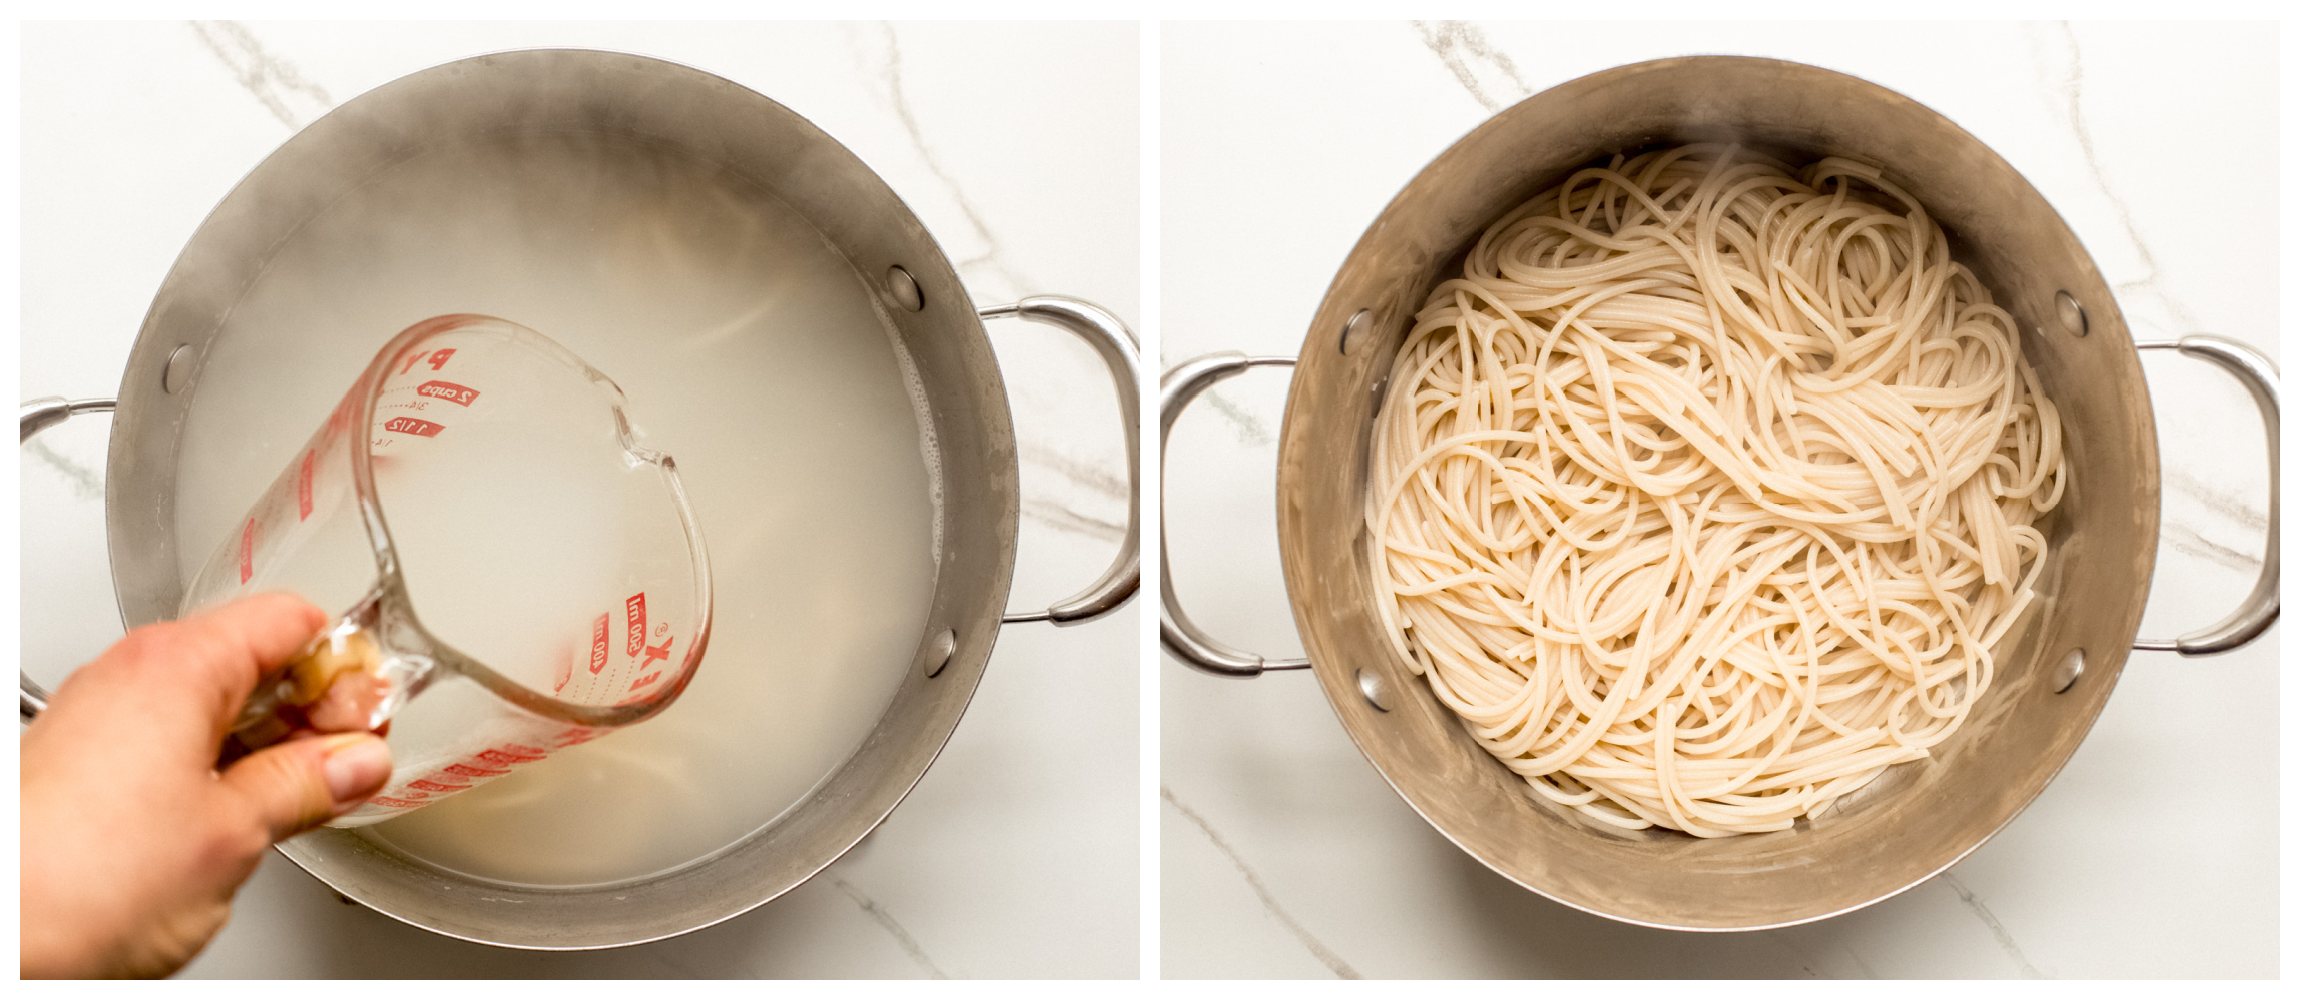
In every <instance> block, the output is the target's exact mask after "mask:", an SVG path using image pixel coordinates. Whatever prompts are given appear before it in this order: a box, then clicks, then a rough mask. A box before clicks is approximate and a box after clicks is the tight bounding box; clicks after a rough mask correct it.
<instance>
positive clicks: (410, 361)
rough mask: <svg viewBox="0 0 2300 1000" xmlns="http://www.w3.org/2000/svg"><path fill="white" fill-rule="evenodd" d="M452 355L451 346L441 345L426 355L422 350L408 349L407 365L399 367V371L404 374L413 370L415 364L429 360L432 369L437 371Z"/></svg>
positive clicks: (453, 353)
mask: <svg viewBox="0 0 2300 1000" xmlns="http://www.w3.org/2000/svg"><path fill="white" fill-rule="evenodd" d="M454 356H455V348H452V347H442V348H440V349H439V350H436V351H432V352H431V353H430V355H429V356H428V357H426V356H425V354H424V352H422V351H409V352H407V367H405V368H401V369H400V370H399V373H400V374H402V375H405V374H407V373H408V372H411V371H414V370H415V366H416V365H417V364H420V363H422V362H424V361H429V362H431V370H432V371H438V370H440V369H441V368H444V367H446V366H447V359H449V358H452V357H454Z"/></svg>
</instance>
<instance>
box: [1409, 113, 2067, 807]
mask: <svg viewBox="0 0 2300 1000" xmlns="http://www.w3.org/2000/svg"><path fill="white" fill-rule="evenodd" d="M1373 468H1374V483H1373V486H1372V489H1371V491H1370V493H1369V495H1368V498H1367V509H1366V520H1367V524H1368V527H1369V528H1370V529H1371V544H1372V545H1373V546H1374V550H1373V552H1372V555H1373V559H1372V560H1371V562H1372V565H1373V572H1374V585H1375V592H1376V593H1377V594H1378V595H1381V597H1382V599H1381V600H1380V602H1379V603H1380V605H1381V607H1382V613H1383V615H1384V617H1385V620H1386V621H1387V623H1388V626H1389V632H1390V636H1391V638H1392V639H1393V640H1394V641H1395V643H1396V645H1397V649H1398V652H1399V653H1400V654H1401V655H1403V656H1404V657H1406V659H1407V660H1408V661H1409V662H1410V663H1411V664H1412V667H1413V669H1414V670H1415V671H1416V672H1417V673H1420V674H1422V675H1424V676H1425V677H1427V678H1428V681H1429V685H1430V688H1431V690H1432V691H1434V692H1435V693H1436V695H1437V697H1438V698H1439V699H1440V700H1442V701H1443V702H1444V703H1445V704H1446V705H1447V706H1449V707H1450V708H1452V709H1453V710H1454V711H1455V712H1456V713H1458V714H1459V715H1460V717H1461V720H1462V722H1463V724H1464V725H1465V726H1466V727H1467V728H1468V729H1469V731H1470V732H1471V733H1472V734H1473V735H1474V736H1475V737H1476V738H1477V740H1478V742H1479V743H1480V744H1481V745H1483V746H1484V747H1485V748H1486V750H1488V751H1489V752H1491V753H1492V754H1493V755H1494V756H1495V757H1496V758H1498V759H1499V760H1500V761H1501V762H1502V763H1503V764H1506V765H1508V766H1509V767H1510V769H1512V770H1514V771H1516V772H1517V773H1518V774H1520V775H1522V776H1524V777H1525V779H1526V780H1527V781H1528V782H1530V783H1531V784H1532V786H1533V787H1534V788H1535V789H1537V790H1539V791H1540V792H1541V793H1542V794H1543V795H1545V796H1547V797H1548V798H1550V799H1552V800H1554V801H1556V802H1559V803H1561V804H1564V805H1566V806H1571V807H1574V808H1577V809H1578V810H1579V811H1580V812H1582V813H1583V814H1585V815H1587V816H1589V817H1591V818H1592V819H1595V820H1598V821H1602V822H1604V823H1608V824H1612V825H1615V826H1620V827H1626V828H1631V829H1639V828H1644V827H1648V826H1663V827H1668V828H1671V829H1675V830H1681V831H1684V832H1686V833H1689V834H1693V835H1696V836H1703V837H1716V836H1729V835H1733V834H1740V833H1754V832H1760V831H1768V830H1780V829H1785V828H1788V827H1789V826H1791V825H1792V823H1793V822H1794V821H1795V820H1796V819H1797V817H1799V816H1813V815H1818V814H1820V813H1821V812H1822V811H1823V810H1825V809H1827V808H1828V807H1829V806H1830V804H1831V803H1833V802H1835V801H1836V800H1837V799H1838V798H1839V797H1840V796H1843V795H1845V794H1846V793H1847V792H1850V791H1853V790H1854V789H1857V788H1860V787H1861V786H1863V785H1865V784H1867V783H1869V782H1870V781H1872V780H1874V779H1875V778H1876V777H1877V776H1878V775H1879V774H1881V773H1883V772H1884V770H1885V769H1886V768H1887V767H1889V766H1891V765H1893V764H1896V763H1900V762H1904V761H1910V760H1916V759H1918V758H1921V757H1924V756H1926V755H1927V753H1928V751H1927V748H1928V747H1931V746H1934V745H1936V744H1938V743H1940V742H1941V741H1942V740H1944V739H1947V738H1948V737H1949V735H1950V734H1952V733H1954V732H1955V731H1956V730H1957V728H1958V726H1960V725H1961V724H1963V722H1964V720H1965V719H1966V718H1967V716H1968V715H1969V714H1970V713H1971V712H1972V711H1973V708H1974V705H1975V703H1976V702H1977V701H1978V700H1979V699H1981V698H1982V697H1983V696H1984V695H1985V694H1986V693H1987V691H1988V689H1989V684H1990V679H1991V675H1992V673H1993V671H1994V663H1993V660H1992V648H1993V647H1994V646H1995V645H1996V643H1997V642H1998V640H1999V639H2000V638H2002V637H2003V636H2004V634H2005V632H2006V630H2007V629H2008V628H2010V627H2011V625H2012V623H2013V622H2014V621H2015V619H2016V618H2017V617H2018V616H2019V615H2020V614H2021V611H2022V609H2023V608H2024V607H2026V606H2027V605H2028V604H2029V602H2030V600H2031V598H2032V596H2033V585H2034V583H2035V581H2036V579H2037V576H2038V574H2039V573H2040V572H2041V571H2042V569H2043V567H2044V564H2045V556H2046V552H2045V548H2046V546H2045V537H2044V535H2043V534H2042V533H2040V532H2039V531H2038V530H2037V529H2036V527H2035V526H2034V525H2035V522H2036V521H2037V519H2038V518H2039V517H2040V516H2041V515H2043V514H2044V513H2045V512H2046V511H2049V510H2051V509H2052V508H2053V506H2054V505H2055V504H2056V503H2058V502H2059V499H2060V496H2061V492H2062V490H2063V489H2064V488H2065V487H2066V485H2067V480H2068V474H2067V472H2066V471H2065V469H2064V468H2063V466H2062V460H2061V447H2060V420H2059V415H2058V412H2057V411H2056V410H2055V409H2054V407H2053V405H2052V403H2051V401H2050V400H2048V399H2046V398H2045V396H2044V393H2043V392H2042V391H2041V388H2040V386H2039V385H2038V383H2037V378H2036V373H2035V371H2034V370H2033V369H2032V368H2031V367H2030V366H2029V364H2028V362H2027V361H2026V359H2024V358H2023V357H2022V356H2021V350H2020V333H2019V328H2018V326H2017V325H2016V324H2015V323H2014V321H2013V318H2012V317H2011V316H2010V315H2008V314H2007V313H2006V312H2005V311H2004V310H2002V309H2000V308H1998V307H1997V306H1996V305H1994V304H1993V303H1992V302H1991V300H1990V296H1989V292H1988V289H1986V288H1984V287H1982V286H1981V284H1980V283H1979V281H1977V280H1976V279H1975V278H1974V276H1973V274H1972V273H1971V272H1970V271H1968V270H1966V269H1965V268H1964V267H1963V266H1962V265H1959V264H1957V263H1956V262H1955V261H1953V260H1951V259H1950V257H1949V247H1948V240H1947V238H1946V237H1945V236H1944V235H1943V233H1942V232H1941V229H1940V227H1939V226H1938V225H1936V224H1935V223H1933V221H1932V220H1931V219H1930V218H1928V217H1927V216H1926V214H1925V210H1924V208H1923V206H1921V205H1919V204H1917V202H1916V201H1915V200H1914V199H1912V198H1911V197H1909V196H1908V195H1907V194H1906V193H1904V192H1903V191H1901V190H1900V189H1899V188H1897V187H1895V186H1894V185H1893V184H1892V183H1891V182H1890V181H1888V180H1887V179H1885V177H1884V175H1883V174H1882V172H1880V171H1879V170H1878V169H1877V168H1875V167H1871V166H1867V165H1865V164H1861V163H1856V162H1853V161H1849V160H1844V159H1824V160H1821V161H1819V162H1816V163H1812V164H1810V165H1807V166H1805V167H1803V168H1802V169H1792V168H1790V167H1789V166H1788V165H1786V164H1782V163H1779V162H1776V161H1773V160H1771V159H1768V158H1766V157H1762V156H1756V155H1753V154H1750V153H1748V152H1746V151H1742V150H1738V149H1736V148H1732V147H1725V146H1715V145H1694V146H1684V147H1679V148H1673V149H1667V150H1660V151H1655V152H1649V153H1645V154H1642V155H1639V156H1636V157H1633V158H1626V159H1625V158H1623V157H1620V156H1616V157H1614V158H1613V159H1612V162H1610V163H1609V164H1608V165H1606V166H1604V167H1594V168H1589V169H1584V170H1581V171H1579V172H1577V173H1575V174H1574V175H1572V176H1571V177H1570V178H1568V179H1567V180H1566V181H1565V183H1563V184H1561V185H1559V186H1558V187H1556V188H1553V189H1551V190H1549V191H1546V192H1543V193H1542V194H1540V195H1538V196H1536V197H1535V198H1534V199H1533V200H1531V201H1529V202H1527V203H1525V204H1524V205H1522V206H1520V207H1519V208H1518V209H1516V210H1515V211H1512V212H1510V213H1509V214H1507V215H1506V216H1504V217H1502V219H1501V220H1500V221H1498V222H1495V223H1494V224H1493V225H1492V226H1491V227H1489V228H1488V229H1487V230H1486V232H1485V234H1484V235H1483V236H1482V237H1481V238H1480V239H1479V240H1478V242H1477V245H1476V247H1475V248H1474V249H1472V250H1471V251H1470V253H1469V257H1468V260H1467V262H1466V263H1465V265H1464V266H1463V269H1462V274H1461V276H1460V277H1458V278H1452V279H1449V280H1447V281H1445V282H1444V283H1442V284H1440V285H1439V286H1438V287H1437V288H1436V289H1435V290H1433V291H1432V292H1431V293H1430V296H1429V299H1428V301H1427V302H1426V303H1425V304H1424V305H1423V307H1422V309H1421V311H1420V312H1419V313H1417V314H1416V316H1415V321H1414V325H1413V327H1412V329H1411V330H1410V331H1409V332H1408V333H1407V335H1406V340H1405V344H1404V346H1403V347H1402V348H1401V349H1400V350H1399V352H1398V356H1397V362H1396V366H1395V368H1393V369H1392V372H1391V376H1390V382H1389V390H1388V396H1387V399H1386V401H1385V402H1384V404H1383V407H1382V410H1381V413H1380V416H1379V417H1378V418H1377V422H1376V426H1375V436H1374V441H1373Z"/></svg>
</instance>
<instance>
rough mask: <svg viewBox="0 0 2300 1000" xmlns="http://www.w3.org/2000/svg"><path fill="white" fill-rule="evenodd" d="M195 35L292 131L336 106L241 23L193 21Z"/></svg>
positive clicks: (244, 87) (323, 92)
mask: <svg viewBox="0 0 2300 1000" xmlns="http://www.w3.org/2000/svg"><path fill="white" fill-rule="evenodd" d="M187 23H188V24H190V26H191V29H192V33H193V34H194V35H195V36H197V37H198V38H199V40H200V44H201V45H202V46H204V47H206V48H207V50H208V51H209V52H211V53H213V54H214V55H215V57H216V59H217V60H218V61H219V62H222V63H223V64H224V68H226V69H229V70H231V72H232V77H233V79H235V80H237V81H238V82H239V85H240V87H241V88H242V89H244V90H246V91H247V92H248V95H249V96H251V97H254V98H255V99H256V102H257V103H259V104H262V105H263V106H264V109H265V110H267V111H270V112H271V113H272V116H273V117H275V118H278V119H279V120H280V124H282V125H285V126H287V127H288V129H289V131H294V130H296V129H300V128H302V127H304V126H305V125H307V124H309V123H310V122H311V120H312V119H314V118H318V117H319V116H321V115H324V114H326V113H327V112H328V109H330V108H333V107H335V100H334V99H333V98H331V97H329V96H328V95H327V90H326V89H325V88H323V87H321V86H320V85H319V84H316V83H313V82H311V81H310V80H308V79H306V78H305V77H304V75H303V72H302V71H301V70H298V69H296V66H295V64H294V63H292V62H289V61H288V60H287V59H285V58H283V57H282V56H280V55H278V54H277V53H274V52H273V51H272V50H271V49H269V48H267V47H265V45H264V43H263V42H262V41H261V40H260V39H258V38H257V37H256V35H255V33H254V32H252V31H249V30H248V29H247V27H246V26H245V25H242V24H241V23H239V22H238V21H190V22H187Z"/></svg>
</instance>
